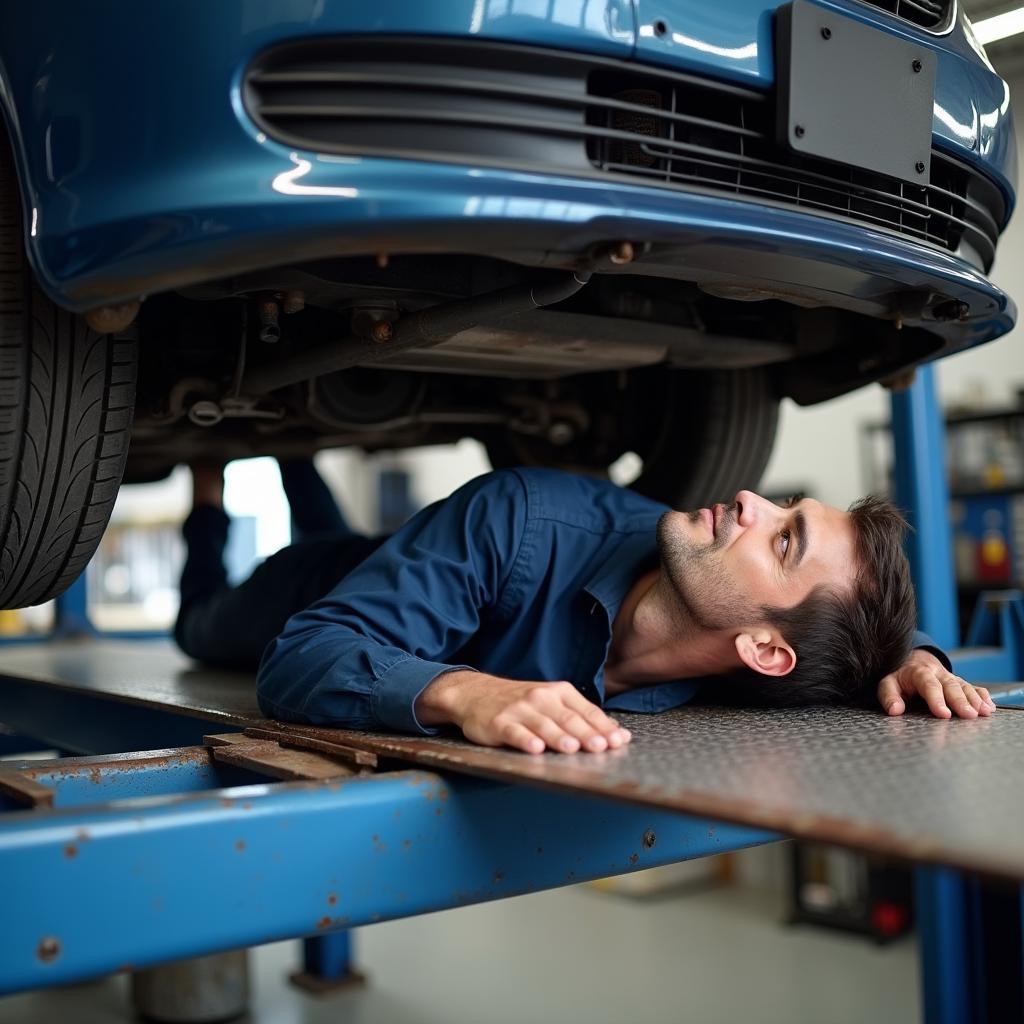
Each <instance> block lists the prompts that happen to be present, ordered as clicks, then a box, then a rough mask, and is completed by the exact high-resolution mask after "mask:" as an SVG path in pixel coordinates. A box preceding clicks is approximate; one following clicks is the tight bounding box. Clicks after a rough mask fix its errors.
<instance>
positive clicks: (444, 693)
mask: <svg viewBox="0 0 1024 1024" xmlns="http://www.w3.org/2000/svg"><path fill="white" fill-rule="evenodd" d="M416 715H417V717H418V718H419V720H420V721H421V722H422V723H423V724H424V725H441V724H444V723H451V724H453V725H457V726H458V727H459V728H460V729H461V730H462V733H463V735H464V736H465V737H466V739H468V740H472V741H473V742H474V743H480V744H482V745H483V746H486V747H501V746H506V747H513V748H514V749H516V750H524V751H526V752H527V753H530V754H541V753H543V752H544V751H545V750H546V749H547V750H554V751H557V752H558V753H560V754H575V753H576V752H577V751H579V750H585V751H590V752H592V753H598V752H600V751H602V750H608V749H612V750H614V749H616V748H618V747H621V746H624V745H625V744H626V743H628V742H629V741H630V738H631V737H630V733H629V730H628V729H623V728H622V727H621V726H620V725H619V723H618V722H616V721H615V719H613V718H610V717H609V716H608V715H606V714H605V713H604V712H603V711H602V710H601V709H600V708H599V707H598V706H597V705H596V704H591V702H590V701H589V700H587V699H586V697H584V696H583V694H581V693H580V692H579V690H577V689H576V687H575V686H573V685H572V683H565V682H558V683H540V682H521V681H518V680H514V679H500V678H498V677H497V676H490V675H487V674H485V673H483V672H469V671H464V670H456V671H453V672H446V673H445V674H444V675H442V676H438V678H437V679H435V680H434V681H433V682H432V683H431V684H430V685H429V686H428V687H427V688H426V689H425V690H424V691H423V692H422V693H421V694H420V696H419V699H418V700H417V701H416Z"/></svg>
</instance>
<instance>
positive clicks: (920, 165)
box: [914, 160, 924, 174]
mask: <svg viewBox="0 0 1024 1024" xmlns="http://www.w3.org/2000/svg"><path fill="white" fill-rule="evenodd" d="M914 170H915V171H917V173H918V174H924V161H923V160H918V161H917V163H916V164H914Z"/></svg>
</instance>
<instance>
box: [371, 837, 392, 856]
mask: <svg viewBox="0 0 1024 1024" xmlns="http://www.w3.org/2000/svg"><path fill="white" fill-rule="evenodd" d="M373 848H374V850H375V851H376V852H377V853H386V852H387V849H388V848H387V845H386V844H385V843H384V842H383V841H382V840H381V838H380V836H374V837H373Z"/></svg>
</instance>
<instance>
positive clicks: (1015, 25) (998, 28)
mask: <svg viewBox="0 0 1024 1024" xmlns="http://www.w3.org/2000/svg"><path fill="white" fill-rule="evenodd" d="M972 28H973V29H974V37H975V39H977V40H978V42H979V43H981V45H982V46H984V45H985V44H986V43H994V42H995V41H996V40H997V39H1005V38H1006V37H1007V36H1015V35H1017V34H1018V33H1020V32H1024V7H1018V8H1016V9H1015V10H1012V11H1007V12H1006V13H1005V14H996V15H994V16H993V17H991V18H985V19H983V20H982V21H976V22H974V23H973V25H972Z"/></svg>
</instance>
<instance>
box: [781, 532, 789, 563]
mask: <svg viewBox="0 0 1024 1024" xmlns="http://www.w3.org/2000/svg"><path fill="white" fill-rule="evenodd" d="M789 537H790V532H789V530H783V531H782V532H781V533H780V534H779V546H780V547H781V548H782V557H783V558H785V557H786V552H787V551H788V550H789Z"/></svg>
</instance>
